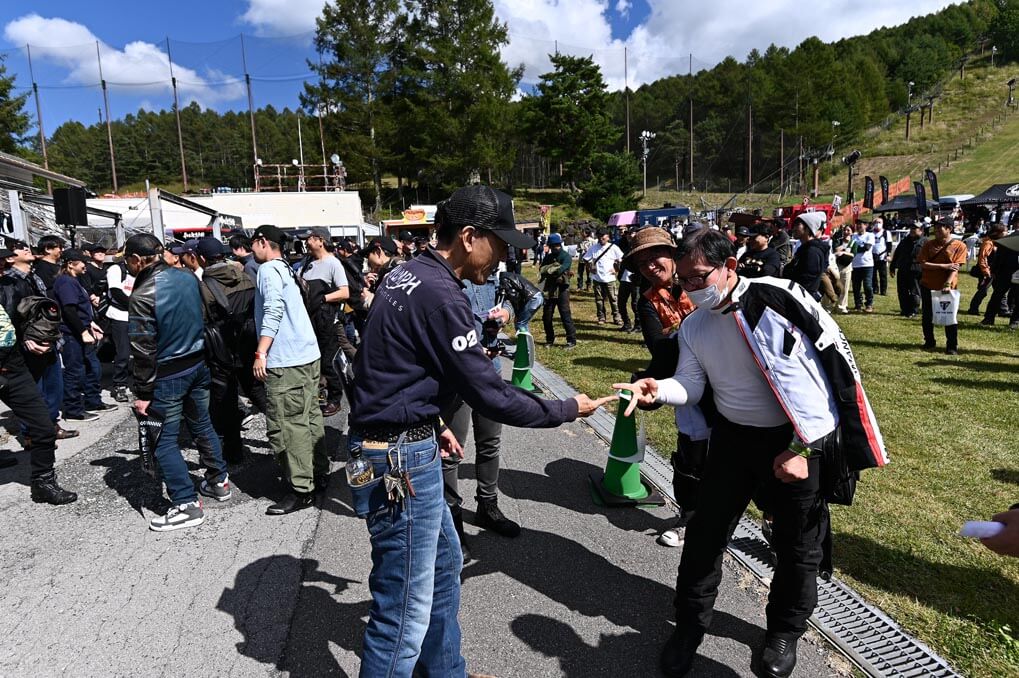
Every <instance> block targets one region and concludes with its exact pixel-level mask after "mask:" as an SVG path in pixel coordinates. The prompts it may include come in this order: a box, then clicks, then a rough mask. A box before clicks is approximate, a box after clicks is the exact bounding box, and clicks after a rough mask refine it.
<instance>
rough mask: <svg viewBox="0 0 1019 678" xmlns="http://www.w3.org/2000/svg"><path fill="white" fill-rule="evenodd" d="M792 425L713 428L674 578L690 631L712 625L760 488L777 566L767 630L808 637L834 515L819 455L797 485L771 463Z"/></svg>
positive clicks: (679, 609) (680, 617) (679, 612)
mask: <svg viewBox="0 0 1019 678" xmlns="http://www.w3.org/2000/svg"><path fill="white" fill-rule="evenodd" d="M792 436H793V430H792V426H791V425H785V426H778V427H775V428H755V427H750V426H741V425H738V424H733V423H732V422H728V421H726V420H724V419H722V418H721V417H720V421H719V422H718V423H717V424H716V425H715V426H714V427H713V428H712V431H711V441H710V445H709V452H708V458H707V464H706V465H705V471H704V477H703V479H702V481H701V488H700V491H699V493H698V499H697V509H696V511H695V512H694V515H693V517H692V518H691V519H690V522H689V523H688V524H687V527H686V544H685V545H684V547H683V557H682V560H681V561H680V565H679V578H678V580H677V582H676V623H677V626H678V628H680V629H681V630H684V631H686V632H689V633H697V632H704V631H707V629H708V628H709V627H710V626H711V617H712V612H713V609H714V606H715V598H716V596H717V595H718V585H719V582H721V580H722V557H723V555H724V554H725V548H726V545H727V544H728V543H729V539H730V537H731V536H732V532H733V530H734V529H735V528H736V524H737V523H738V522H739V519H740V516H742V515H743V511H744V510H746V508H747V505H748V504H749V503H750V499H751V497H753V496H754V495H755V493H757V492H763V493H764V494H766V495H767V498H768V499H767V504H768V509H769V511H770V512H771V513H772V514H773V516H774V524H773V536H774V541H773V545H774V548H775V554H776V560H777V564H776V566H775V576H774V578H773V579H772V583H771V592H770V594H769V596H768V606H767V610H766V614H767V620H768V633H769V634H771V635H773V636H775V637H779V638H787V639H794V638H799V637H800V636H801V635H803V632H804V631H805V630H806V627H807V620H808V619H809V618H810V615H811V613H812V612H813V611H814V607H815V605H816V604H817V571H818V565H819V564H820V562H821V558H822V543H823V541H824V537H825V535H826V533H827V526H828V513H827V510H826V508H825V506H824V502H823V501H822V499H821V497H820V495H819V492H818V482H819V473H820V471H819V467H818V460H817V459H813V460H810V461H809V462H808V464H809V467H810V475H809V476H808V477H807V478H806V479H805V480H801V481H797V482H792V483H783V482H781V481H779V480H778V479H777V478H776V477H775V473H774V471H773V470H772V463H773V461H774V459H775V457H776V456H777V455H779V454H781V453H782V452H784V451H785V450H786V449H787V448H788V446H789V442H790V441H791V440H792Z"/></svg>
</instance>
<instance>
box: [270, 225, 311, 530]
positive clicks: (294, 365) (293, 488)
mask: <svg viewBox="0 0 1019 678" xmlns="http://www.w3.org/2000/svg"><path fill="white" fill-rule="evenodd" d="M282 242H283V232H282V231H280V229H278V228H276V227H275V226H271V225H267V226H259V227H258V229H257V230H256V231H255V233H254V235H252V236H251V247H252V251H253V252H254V253H255V259H257V260H258V261H259V263H261V266H259V267H258V291H257V292H256V294H255V327H256V331H257V333H258V348H257V349H256V351H255V362H254V366H253V370H252V372H253V374H254V375H255V378H256V379H258V380H259V381H264V382H265V392H266V399H267V402H268V409H267V410H266V412H265V419H266V435H267V436H268V438H269V444H270V445H271V446H272V449H273V451H274V452H275V453H276V459H277V461H278V462H279V464H280V466H281V467H282V468H283V473H284V477H285V479H286V481H287V484H288V485H289V487H288V492H287V493H286V495H285V496H284V497H283V498H282V499H281V500H280V501H278V502H276V503H275V504H273V505H272V506H270V507H269V508H268V509H266V513H267V514H269V515H284V514H287V513H292V512H294V511H298V510H300V509H305V508H308V507H309V506H311V505H312V503H313V502H314V496H313V494H312V492H313V491H314V490H323V489H324V488H325V485H326V483H327V482H328V480H329V455H328V453H327V452H326V449H325V431H324V429H323V427H322V410H320V409H319V406H318V382H319V378H320V375H321V371H320V369H319V358H320V356H321V354H320V353H319V350H318V342H317V341H316V340H315V330H314V328H313V327H312V325H311V319H310V318H309V317H308V311H307V309H306V308H305V305H304V299H303V297H302V295H301V288H300V286H299V285H298V282H297V278H296V276H295V274H294V272H293V270H292V269H291V268H290V267H289V266H288V265H287V262H286V260H285V259H283V254H282V252H281V250H280V243H282Z"/></svg>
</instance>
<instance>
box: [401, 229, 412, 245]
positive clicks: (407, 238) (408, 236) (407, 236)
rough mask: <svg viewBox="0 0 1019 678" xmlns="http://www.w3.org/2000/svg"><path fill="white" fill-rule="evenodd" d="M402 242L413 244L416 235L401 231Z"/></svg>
mask: <svg viewBox="0 0 1019 678" xmlns="http://www.w3.org/2000/svg"><path fill="white" fill-rule="evenodd" d="M400 240H401V241H403V242H411V241H412V240H414V234H413V233H411V232H410V231H400Z"/></svg>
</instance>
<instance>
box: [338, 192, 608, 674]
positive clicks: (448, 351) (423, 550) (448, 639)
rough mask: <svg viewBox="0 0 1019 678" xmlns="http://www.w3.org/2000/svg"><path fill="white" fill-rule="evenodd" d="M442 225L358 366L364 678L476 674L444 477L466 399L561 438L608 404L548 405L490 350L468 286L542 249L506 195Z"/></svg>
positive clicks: (355, 423)
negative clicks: (469, 661) (516, 383)
mask: <svg viewBox="0 0 1019 678" xmlns="http://www.w3.org/2000/svg"><path fill="white" fill-rule="evenodd" d="M435 222H436V225H437V229H438V230H437V239H438V244H437V246H436V247H435V249H430V250H429V251H427V252H425V253H424V254H422V255H421V256H419V257H417V258H415V259H414V260H412V261H409V262H407V263H405V264H403V265H402V266H400V267H399V268H397V269H396V270H394V271H392V272H390V273H389V275H387V276H386V278H385V279H384V280H383V281H382V282H381V284H380V285H379V287H378V289H377V291H376V295H375V301H374V303H373V304H372V309H371V312H370V313H369V314H368V321H367V323H366V325H365V330H364V341H363V343H362V345H361V349H360V350H359V351H358V353H357V358H356V359H355V362H354V374H355V386H354V393H353V396H354V397H353V398H352V401H353V402H352V404H351V415H350V435H349V446H350V456H351V461H350V462H349V463H348V469H354V467H356V465H357V464H359V463H364V462H367V463H368V464H369V465H370V466H369V467H368V468H369V469H371V472H370V473H368V472H367V471H365V472H363V473H360V474H358V475H357V476H355V478H354V480H353V481H352V482H351V486H352V487H351V494H352V496H353V503H354V508H355V511H356V512H357V514H358V515H359V516H361V517H363V518H365V519H366V523H367V528H368V531H369V533H370V534H371V536H372V539H371V544H372V564H373V566H372V573H371V575H370V578H369V587H370V589H371V593H372V607H371V610H370V613H369V621H368V627H367V629H366V631H365V638H364V652H363V656H362V661H361V675H363V676H394V675H399V676H409V675H411V673H413V672H415V667H416V670H417V671H418V672H420V673H421V674H422V675H430V676H450V677H452V676H461V677H462V676H464V674H465V663H464V660H463V657H461V655H460V624H459V622H458V621H457V609H458V607H459V600H460V570H461V567H462V561H461V557H460V548H459V541H458V539H457V536H456V530H455V529H454V526H453V519H452V516H451V514H450V511H449V509H448V507H447V506H446V504H445V502H444V501H443V483H442V472H441V464H440V456H446V455H449V454H456V455H458V456H462V454H463V450H462V448H460V446H459V444H458V443H457V442H456V438H455V436H453V434H452V433H451V432H450V431H449V430H448V429H446V428H445V426H444V425H443V424H442V423H441V422H440V421H439V415H440V413H441V412H444V411H449V410H451V409H453V407H454V406H455V401H456V399H457V397H458V396H459V397H462V398H463V399H464V400H465V401H466V402H467V403H468V404H469V405H470V406H471V407H472V408H473V409H474V410H475V411H477V412H480V413H481V414H483V415H484V416H486V417H489V418H490V419H493V420H495V421H500V422H502V423H506V424H510V425H512V426H532V427H550V426H558V425H559V424H561V423H563V422H566V421H571V420H573V419H575V418H576V417H577V416H586V415H589V414H591V413H592V412H594V411H595V409H597V407H599V406H600V405H602V404H603V403H605V402H607V401H608V400H609V398H606V399H602V400H597V401H592V400H591V399H590V398H588V397H587V396H586V395H578V396H577V397H576V398H571V399H568V400H542V399H540V398H538V397H536V396H534V395H532V394H530V393H527V392H525V391H523V390H520V389H517V388H515V387H512V386H509V385H508V384H506V383H505V382H504V381H503V380H502V379H501V378H500V376H499V375H498V374H497V373H496V372H495V370H493V369H492V366H491V363H490V362H489V359H488V357H487V356H486V355H485V352H484V351H483V350H482V348H481V346H480V345H479V337H478V334H477V330H476V328H475V326H474V318H473V316H472V314H471V307H470V303H469V302H468V300H467V297H466V296H465V295H464V293H463V286H462V284H461V280H462V279H468V280H471V281H473V282H474V283H476V284H478V285H480V284H483V283H484V282H485V281H486V280H487V279H488V277H489V275H490V274H491V273H492V272H493V271H494V270H495V269H496V267H497V265H498V263H499V260H500V259H501V258H502V257H503V256H504V255H505V253H506V247H507V245H512V246H514V247H520V248H521V249H526V248H530V247H532V246H533V244H534V243H533V242H532V241H531V240H530V238H527V237H526V236H524V235H523V234H522V233H520V232H519V231H517V230H516V227H515V225H514V219H513V207H512V203H511V201H510V198H509V196H507V195H505V194H503V193H500V192H498V191H495V190H493V189H491V188H488V187H486V186H469V187H466V188H461V189H458V190H457V191H456V192H454V193H453V195H452V196H451V197H450V198H449V199H448V200H445V201H443V202H442V203H440V204H439V207H438V211H437V212H436V218H435ZM372 474H373V475H374V480H372V479H371V475H372ZM383 476H385V478H383ZM411 516H413V519H411Z"/></svg>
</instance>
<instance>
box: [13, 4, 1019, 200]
mask: <svg viewBox="0 0 1019 678" xmlns="http://www.w3.org/2000/svg"><path fill="white" fill-rule="evenodd" d="M362 5H363V3H357V2H354V0H336V2H335V3H331V4H330V5H327V6H326V9H325V11H324V14H323V16H322V17H321V18H320V19H319V20H318V30H317V32H316V47H317V48H318V49H319V51H320V52H321V53H322V54H323V62H322V64H321V65H319V64H309V66H310V67H311V68H312V69H313V70H315V71H316V72H317V74H318V78H319V79H318V82H315V83H310V84H306V85H305V89H304V91H303V92H302V93H300V96H299V97H298V96H295V101H294V106H293V108H285V109H283V110H277V109H275V108H273V107H264V108H261V109H258V110H256V111H255V113H254V117H255V127H256V132H257V137H258V155H259V156H260V157H261V158H263V159H264V160H265V162H267V163H269V162H276V163H286V162H289V161H290V159H292V158H297V157H298V138H297V119H298V115H299V113H298V110H300V115H301V116H302V118H303V119H302V123H303V132H304V135H303V139H304V155H305V158H306V162H309V163H314V162H319V161H320V160H321V158H320V156H321V147H322V144H321V143H320V136H319V123H318V120H317V117H316V116H317V114H318V113H319V112H324V115H323V120H322V128H323V129H324V136H325V144H324V145H325V151H326V155H330V154H332V153H333V152H336V153H338V154H339V155H340V156H341V157H342V158H343V160H344V162H345V164H346V166H347V169H348V175H349V179H348V181H349V182H351V183H352V184H355V185H358V186H361V187H363V188H365V189H366V191H367V192H368V193H369V194H370V193H375V192H377V193H381V192H383V191H391V190H404V189H406V188H408V187H411V188H416V189H422V188H428V189H432V190H437V189H443V190H445V189H448V188H449V187H451V186H455V185H461V184H463V183H466V182H467V181H469V180H470V179H471V177H472V176H473V177H474V178H475V179H477V178H480V179H481V180H483V181H485V182H487V183H492V184H494V185H498V186H502V187H506V188H508V189H514V188H518V187H532V186H538V187H546V186H553V187H559V186H562V185H569V186H570V187H571V188H573V189H574V190H576V191H577V192H582V191H583V190H584V187H585V185H587V184H589V183H591V182H592V181H594V180H595V178H596V175H597V174H598V165H601V164H605V154H606V153H609V154H616V155H619V154H624V153H625V151H626V149H627V147H628V144H627V138H626V108H627V100H628V102H629V118H630V125H629V130H630V138H629V149H630V152H631V155H633V156H639V155H640V148H641V144H640V141H639V139H638V135H639V134H640V132H641V131H642V130H652V131H654V132H655V133H656V137H655V139H654V140H653V143H652V145H651V153H650V155H649V158H648V173H649V175H650V176H652V177H661V178H662V179H672V180H673V181H676V182H678V184H679V185H680V186H687V185H690V184H691V183H692V184H693V185H694V186H695V187H696V188H698V189H700V190H706V189H709V188H711V187H712V186H714V187H718V186H725V185H726V184H727V182H728V183H731V185H732V186H733V188H736V187H737V186H739V187H740V189H741V190H742V188H746V187H748V186H747V181H748V176H750V177H752V178H753V181H754V182H755V183H758V182H760V183H762V184H764V185H765V186H766V187H768V188H769V189H770V188H771V187H772V186H773V185H774V183H775V182H776V181H777V170H778V167H779V158H780V154H781V153H782V151H783V149H782V147H781V146H782V145H783V142H784V157H785V159H786V162H787V164H788V163H795V162H796V158H797V157H798V156H799V154H800V148H801V144H802V148H803V152H804V153H805V154H810V153H815V154H817V153H824V152H825V151H826V150H829V147H832V148H831V149H830V150H832V151H833V152H835V153H838V152H839V150H840V149H841V150H844V149H845V148H847V147H848V146H849V145H850V144H852V143H853V141H854V140H855V139H857V138H859V136H860V135H861V134H862V132H863V131H864V130H866V129H868V128H871V127H873V126H875V125H880V124H882V123H883V122H885V121H887V120H889V119H890V116H895V115H898V114H901V113H903V112H904V111H905V110H906V108H907V106H909V105H914V106H915V105H917V104H922V103H923V102H924V101H925V99H926V97H927V96H929V95H936V94H937V91H938V87H939V83H941V82H943V80H944V79H945V78H946V77H948V76H950V74H951V73H952V72H954V71H955V70H957V69H959V68H960V67H961V66H963V65H964V64H965V60H966V59H967V58H971V57H973V56H975V55H979V54H980V53H981V51H982V50H985V49H989V46H990V45H991V44H993V45H995V46H996V47H997V51H998V54H999V55H1000V57H999V58H1001V57H1004V58H1005V59H1013V60H1014V59H1016V58H1017V57H1019V0H969V1H968V2H964V3H961V4H958V5H953V6H950V7H948V8H946V9H945V10H943V11H941V12H938V13H936V14H931V15H928V16H924V17H918V18H915V19H912V20H911V21H909V22H908V23H906V24H903V25H900V26H895V27H890V28H880V29H877V30H875V31H873V32H871V33H870V34H868V35H865V36H859V37H854V38H850V39H845V40H841V41H838V42H835V43H824V42H822V41H821V40H819V39H817V38H816V37H806V38H805V39H804V40H803V42H802V43H800V44H799V45H798V46H797V47H795V48H794V49H787V48H782V47H776V46H771V47H769V48H767V49H766V50H764V51H763V52H758V51H757V50H754V51H752V52H750V54H749V55H748V56H747V57H746V59H744V60H743V61H738V60H737V59H736V58H734V57H729V58H726V59H725V60H724V61H722V62H721V63H719V64H718V65H716V66H715V67H714V68H711V69H709V70H703V71H700V72H698V73H694V74H692V75H691V74H676V75H673V76H670V77H667V78H663V79H661V80H658V81H656V82H654V83H651V84H648V85H644V86H642V87H640V88H639V89H637V90H635V91H632V92H627V93H624V92H614V93H608V92H607V91H605V86H604V83H603V82H601V78H600V76H597V74H594V76H592V74H591V73H590V69H589V68H588V69H587V70H586V75H584V74H581V69H582V67H583V66H584V62H585V61H586V62H588V65H590V60H585V59H582V58H580V59H564V60H560V61H559V62H557V66H556V71H555V72H553V73H549V74H546V75H545V76H543V79H542V85H540V86H539V88H538V90H537V91H535V92H534V93H533V94H531V95H528V96H525V97H523V99H522V100H516V101H514V93H515V92H516V91H517V87H518V84H519V79H520V74H521V72H520V69H519V68H518V67H515V66H514V65H512V64H505V63H504V62H503V61H502V60H501V58H500V56H499V48H500V47H501V46H502V45H504V44H505V43H506V41H507V40H508V34H507V29H506V26H505V24H502V23H501V22H499V21H498V19H497V18H496V16H495V14H494V10H493V7H492V3H491V1H490V0H459V1H454V0H380V1H379V2H375V3H372V10H371V11H369V12H363V11H361V12H357V11H355V10H356V8H357V7H360V6H362ZM595 68H596V67H595ZM592 77H593V79H590V80H584V81H583V84H584V86H588V85H590V86H591V87H594V88H595V89H598V88H599V87H600V91H599V92H596V93H595V94H596V95H597V97H596V99H594V100H592V101H597V104H596V106H597V108H599V109H600V110H595V111H593V112H592V111H589V112H590V113H593V114H594V115H596V116H598V117H599V120H595V121H593V122H592V124H593V125H594V128H596V129H597V130H598V133H597V134H596V135H594V136H592V139H593V140H594V143H592V144H587V145H586V146H585V145H583V144H580V145H577V144H574V145H570V144H567V143H566V142H565V141H563V142H561V143H558V145H557V141H556V139H557V135H558V137H568V136H569V135H570V134H571V133H573V132H571V131H570V130H567V129H565V128H563V129H560V127H559V126H560V125H569V124H571V123H570V115H571V113H570V112H571V111H574V112H576V111H577V110H578V107H579V106H581V105H583V103H584V102H578V101H575V100H573V99H571V92H572V91H573V90H571V86H576V85H577V84H578V82H579V81H578V78H581V79H583V78H592ZM12 81H13V77H12V76H11V75H10V74H6V73H4V72H3V70H2V63H0V147H3V148H6V149H7V150H15V151H17V152H19V153H22V154H24V155H27V156H29V157H32V156H34V157H39V150H40V149H39V147H38V138H37V137H36V136H35V135H33V134H32V131H33V129H32V127H33V124H32V116H30V115H29V113H27V110H28V109H27V107H26V103H27V101H26V98H25V97H24V96H22V97H20V98H19V97H13V96H11V94H10V89H11V82H12ZM910 82H912V83H913V86H912V87H910V86H909V83H910ZM5 83H6V87H5ZM599 83H600V84H599ZM555 97H558V99H556V100H554V101H549V100H548V99H549V98H555ZM543 98H544V99H545V101H540V100H541V99H543ZM571 106H574V108H572V109H571V108H570V107H571ZM691 108H692V113H693V138H694V146H693V158H692V163H691V158H690V145H689V139H690V114H691ZM550 111H558V114H562V115H558V114H552V113H549V112H550ZM549 116H552V117H549ZM180 117H181V128H182V136H183V146H184V153H185V159H186V162H187V167H188V174H189V178H190V179H191V183H192V185H193V186H202V185H204V186H210V187H215V186H230V187H234V188H241V187H245V186H251V185H252V183H253V177H252V172H253V170H252V166H253V155H252V148H251V129H250V126H249V115H248V111H247V110H243V111H236V112H227V113H217V112H215V111H213V110H209V109H205V110H203V109H202V108H200V107H199V106H198V105H197V104H191V105H189V106H186V107H183V108H182V109H181V111H180ZM564 121H565V122H564ZM832 121H838V123H839V124H838V125H837V126H835V125H833V124H832ZM549 126H551V128H550V129H543V127H545V128H548V127H549ZM112 135H113V142H114V146H115V150H116V161H117V173H118V179H119V184H120V185H121V186H124V185H129V184H132V183H136V182H141V181H143V180H145V179H148V180H150V181H153V182H155V183H167V182H174V181H178V180H179V178H180V174H181V172H180V152H179V149H178V142H177V127H176V120H175V115H174V112H173V111H172V110H162V111H146V110H140V111H138V112H137V113H134V114H131V115H127V116H125V117H123V118H121V119H118V120H115V121H113V123H112ZM748 138H749V139H750V143H749V144H748ZM47 146H48V153H49V162H50V166H51V167H52V168H53V169H55V170H57V171H59V172H63V173H65V174H69V175H72V176H76V177H79V178H82V179H84V180H85V181H86V182H87V183H88V184H89V185H90V186H91V187H93V189H95V190H108V187H110V186H111V185H112V181H111V173H110V163H109V149H108V144H107V138H106V127H105V125H99V124H91V125H86V124H82V123H80V122H68V123H65V124H63V125H61V126H60V127H58V128H57V129H55V130H54V131H53V133H52V135H51V136H50V137H49V139H48V140H47ZM748 154H749V156H750V157H749V159H748ZM626 162H627V163H628V165H627V169H626V176H627V180H631V179H632V178H633V174H632V172H631V170H632V169H633V168H634V167H636V163H633V162H630V161H629V160H627V161H626ZM571 163H572V165H571V167H570V168H566V167H565V165H570V164H571ZM691 164H692V166H693V175H692V176H691V175H690V167H691ZM793 167H795V164H793ZM561 168H562V171H563V172H564V173H565V172H567V170H568V171H569V172H571V173H572V174H571V175H570V176H565V175H564V174H561ZM787 174H788V172H787ZM383 176H391V177H395V178H396V182H395V183H396V184H397V186H398V187H399V188H398V189H394V188H393V187H392V186H391V182H388V181H387V182H383V180H382V177H383ZM633 187H634V188H636V186H633ZM371 202H372V200H368V201H367V203H368V204H371Z"/></svg>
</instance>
